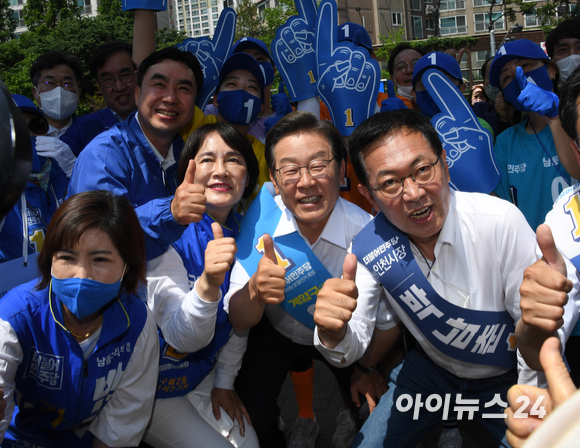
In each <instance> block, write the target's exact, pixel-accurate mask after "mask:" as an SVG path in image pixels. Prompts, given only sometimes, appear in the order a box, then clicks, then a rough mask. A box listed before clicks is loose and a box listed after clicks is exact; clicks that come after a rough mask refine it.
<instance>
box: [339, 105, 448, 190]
mask: <svg viewBox="0 0 580 448" xmlns="http://www.w3.org/2000/svg"><path fill="white" fill-rule="evenodd" d="M401 132H409V133H419V134H421V135H422V136H423V138H424V139H425V140H426V141H427V143H428V144H429V147H430V148H431V149H432V150H433V152H434V153H435V155H436V156H437V157H439V156H441V154H442V152H443V145H441V140H439V135H438V134H437V131H436V130H435V128H434V127H433V125H432V124H431V121H430V120H429V118H428V117H426V116H424V115H421V114H420V113H419V112H415V111H414V110H412V109H402V110H395V111H392V112H381V113H378V114H375V115H372V116H371V117H370V118H368V119H367V120H365V121H364V122H362V123H361V124H360V125H359V126H358V127H357V128H356V129H355V130H354V132H353V133H352V134H351V136H350V138H349V139H348V155H349V157H350V161H351V163H352V167H353V168H354V172H355V173H356V176H357V177H358V178H359V180H360V182H361V183H362V184H363V185H364V186H365V187H367V188H369V187H370V185H369V176H368V172H367V167H366V164H365V155H366V153H367V151H368V150H369V149H370V148H371V147H372V146H373V145H374V144H375V143H377V142H378V141H381V140H385V139H386V138H388V137H391V136H393V135H395V134H398V133H401Z"/></svg>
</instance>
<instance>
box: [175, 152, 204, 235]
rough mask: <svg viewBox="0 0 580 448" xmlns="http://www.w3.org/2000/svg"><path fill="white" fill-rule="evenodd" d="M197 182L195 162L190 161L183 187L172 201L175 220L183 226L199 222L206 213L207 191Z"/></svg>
mask: <svg viewBox="0 0 580 448" xmlns="http://www.w3.org/2000/svg"><path fill="white" fill-rule="evenodd" d="M194 181H195V161H194V160H190V161H189V165H188V166H187V171H186V173H185V177H184V179H183V182H182V183H181V185H180V186H179V187H178V188H177V190H176V191H175V196H174V197H173V200H172V201H171V213H172V214H173V219H174V220H175V222H177V223H178V224H181V225H182V226H186V225H189V224H191V223H193V222H199V221H201V219H202V218H203V214H204V213H205V194H204V193H205V189H204V188H203V187H202V186H201V185H197V184H195V183H194Z"/></svg>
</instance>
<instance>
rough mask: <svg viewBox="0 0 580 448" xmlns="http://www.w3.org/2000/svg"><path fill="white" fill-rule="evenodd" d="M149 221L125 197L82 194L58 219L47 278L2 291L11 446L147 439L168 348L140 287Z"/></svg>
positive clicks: (42, 263) (1, 357)
mask: <svg viewBox="0 0 580 448" xmlns="http://www.w3.org/2000/svg"><path fill="white" fill-rule="evenodd" d="M139 228H140V227H139V221H138V219H137V216H136V215H135V212H134V210H133V207H132V206H131V204H129V202H127V200H126V199H124V198H122V197H119V196H113V195H112V194H111V193H109V192H106V191H91V192H87V193H80V194H78V195H75V196H72V197H71V198H69V199H68V200H67V201H65V202H64V203H63V204H62V205H61V206H60V207H59V208H58V210H57V211H56V213H55V214H54V216H53V218H52V220H51V222H50V224H49V226H48V230H47V233H46V239H45V242H44V246H43V248H42V250H41V252H40V253H39V255H38V260H37V261H38V268H39V272H40V278H39V279H36V280H33V281H31V282H29V283H26V284H24V285H21V286H19V287H17V288H15V289H13V290H11V291H10V292H9V293H8V294H6V295H5V296H4V297H3V298H2V300H0V387H1V388H2V389H4V392H5V397H6V400H7V402H8V406H7V408H6V416H5V418H4V419H3V420H2V422H0V440H2V438H3V439H4V440H3V441H2V443H1V446H2V447H21V446H38V447H40V446H42V447H47V448H53V447H75V448H76V447H95V448H96V447H99V448H100V447H108V446H115V447H119V446H123V447H128V446H138V445H139V442H140V440H141V438H142V436H143V433H144V431H145V428H146V426H147V423H148V422H149V419H150V416H151V410H152V406H153V402H154V394H155V382H156V379H157V371H158V368H157V360H158V350H159V345H158V339H157V334H156V331H155V321H154V319H153V316H152V315H151V312H150V311H149V310H148V309H147V307H146V306H145V304H144V303H143V302H142V301H141V300H140V299H139V298H137V297H136V296H135V295H134V292H135V291H136V290H137V288H138V287H139V285H140V284H142V283H143V281H144V280H145V267H146V265H145V246H144V240H143V234H142V233H141V232H135V229H139Z"/></svg>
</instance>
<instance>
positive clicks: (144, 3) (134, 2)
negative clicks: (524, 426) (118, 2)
mask: <svg viewBox="0 0 580 448" xmlns="http://www.w3.org/2000/svg"><path fill="white" fill-rule="evenodd" d="M122 9H123V11H133V10H135V9H148V10H151V11H167V0H123V5H122Z"/></svg>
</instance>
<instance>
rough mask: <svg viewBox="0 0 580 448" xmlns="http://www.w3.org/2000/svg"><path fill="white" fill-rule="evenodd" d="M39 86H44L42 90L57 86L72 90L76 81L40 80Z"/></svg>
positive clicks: (75, 86) (75, 85)
mask: <svg viewBox="0 0 580 448" xmlns="http://www.w3.org/2000/svg"><path fill="white" fill-rule="evenodd" d="M39 84H40V85H41V86H43V87H44V89H43V90H45V91H49V90H53V89H56V88H57V87H62V88H63V89H64V90H68V91H69V92H74V91H75V90H76V88H77V83H76V82H74V81H52V80H50V81H48V80H47V81H41V82H40V83H39Z"/></svg>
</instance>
